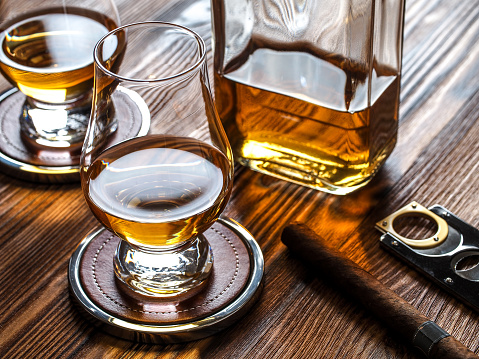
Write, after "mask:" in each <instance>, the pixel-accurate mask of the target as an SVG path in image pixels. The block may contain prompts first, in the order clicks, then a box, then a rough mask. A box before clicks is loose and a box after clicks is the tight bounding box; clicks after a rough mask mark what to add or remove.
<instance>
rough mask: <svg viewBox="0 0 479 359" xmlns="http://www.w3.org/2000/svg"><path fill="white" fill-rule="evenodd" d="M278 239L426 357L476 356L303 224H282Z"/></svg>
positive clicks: (465, 358) (459, 357)
mask: <svg viewBox="0 0 479 359" xmlns="http://www.w3.org/2000/svg"><path fill="white" fill-rule="evenodd" d="M281 240H282V241H283V243H284V244H285V245H286V246H287V247H288V248H289V250H290V251H291V252H292V253H293V254H294V255H295V256H297V257H299V258H300V259H302V260H303V261H304V262H305V264H306V265H307V266H308V267H309V268H310V269H312V270H313V271H314V272H315V273H316V274H317V275H321V274H323V273H324V279H327V280H329V281H330V283H331V284H333V286H336V287H337V288H338V289H339V290H340V291H342V292H343V293H345V294H347V295H348V296H350V297H352V298H354V299H355V300H356V301H357V302H359V303H361V304H362V305H363V306H364V308H366V309H367V310H368V311H369V312H371V313H373V315H374V316H375V317H376V318H377V319H379V320H380V321H382V322H383V323H384V324H386V325H387V326H388V327H389V328H390V329H391V330H392V331H393V332H395V333H398V334H399V336H401V337H402V338H403V339H404V340H405V341H406V342H409V343H410V344H412V345H413V346H414V347H417V348H418V349H419V350H420V351H421V352H422V353H424V354H425V355H426V356H427V357H428V358H441V359H444V358H449V359H469V358H475V359H477V356H476V355H475V354H474V353H473V352H472V351H470V350H469V349H468V348H466V347H465V346H464V345H463V344H462V343H460V342H459V341H458V340H456V339H455V338H454V337H452V336H451V335H450V334H449V333H447V332H446V331H445V330H444V329H442V328H441V327H439V326H438V325H437V324H436V323H434V322H433V321H430V320H429V319H428V318H427V317H425V316H424V315H422V314H421V313H420V312H419V311H418V310H417V309H416V308H414V307H413V306H412V305H410V304H409V303H408V302H406V301H405V300H404V299H402V298H401V297H399V296H398V295H397V294H396V293H395V292H394V291H392V290H391V289H389V288H387V287H386V286H385V285H383V284H382V283H381V282H380V281H379V280H377V279H376V278H375V277H373V276H372V275H371V274H369V273H368V272H366V271H365V270H364V269H362V268H361V267H359V266H358V265H357V264H356V263H354V262H353V261H351V260H349V259H348V258H346V257H344V256H343V255H342V254H341V253H339V252H337V251H335V250H333V249H331V248H328V247H327V245H326V244H325V240H324V239H322V238H321V237H320V236H319V235H318V234H316V233H315V232H313V231H312V230H311V229H310V228H308V227H307V226H306V225H304V224H300V223H292V224H290V225H288V226H286V227H285V228H284V230H283V233H282V236H281Z"/></svg>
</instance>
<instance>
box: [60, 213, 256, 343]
mask: <svg viewBox="0 0 479 359" xmlns="http://www.w3.org/2000/svg"><path fill="white" fill-rule="evenodd" d="M216 223H217V224H218V225H221V226H224V227H226V229H229V230H230V231H232V232H233V233H234V235H236V236H237V237H238V238H239V240H240V241H241V242H242V244H243V245H244V246H245V248H246V250H247V252H248V256H249V263H250V269H249V277H248V279H247V281H246V285H245V286H244V287H243V289H242V291H241V292H240V293H239V295H238V296H237V297H235V298H234V299H233V300H232V301H231V302H230V303H229V304H228V305H227V306H225V307H223V308H221V309H219V310H218V311H217V312H215V313H211V314H210V315H209V316H207V317H203V318H201V319H197V320H191V321H189V322H181V323H168V322H166V323H165V322H162V323H158V324H155V323H141V322H138V321H133V320H125V319H122V318H119V317H117V316H115V315H112V314H111V313H110V312H107V311H106V310H104V308H102V307H101V305H98V304H96V303H95V302H94V301H93V300H92V298H91V297H89V295H88V293H87V290H85V288H84V285H83V283H82V280H81V274H80V268H81V260H82V257H83V255H84V253H85V251H86V249H87V247H88V245H89V244H90V243H91V242H92V241H93V240H94V238H95V236H97V235H99V233H100V232H102V231H103V230H97V231H94V232H92V233H90V234H89V235H87V236H86V237H85V238H84V240H83V241H82V242H81V243H80V245H79V246H78V247H77V249H76V250H75V252H74V253H73V255H72V257H71V259H70V263H69V268H68V280H69V284H70V290H71V294H72V297H73V298H74V300H75V302H76V304H78V306H79V307H80V309H81V310H82V312H83V313H84V314H86V317H87V319H89V320H90V321H91V322H92V323H93V324H94V325H95V326H97V327H98V328H99V329H101V330H102V331H104V332H106V333H109V334H112V335H114V336H117V337H120V338H123V339H127V340H131V341H136V342H142V343H152V344H168V343H180V342H186V341H192V340H198V339H201V338H204V337H207V336H210V335H213V334H215V333H217V332H219V331H221V330H223V329H225V328H227V327H229V326H230V325H232V324H233V323H235V322H236V321H238V320H239V319H240V318H241V317H242V316H243V315H244V314H245V313H246V312H247V311H248V310H249V309H250V308H251V307H252V306H253V304H254V303H255V302H256V300H257V299H258V298H259V295H260V293H261V289H262V287H263V275H264V260H263V255H262V252H261V249H260V247H259V245H258V244H257V243H256V241H255V239H254V237H253V236H252V235H251V234H250V233H249V232H248V231H247V230H246V229H245V228H244V227H243V226H241V225H240V224H239V223H237V222H235V221H234V220H232V219H230V218H226V217H221V218H219V219H218V221H217V222H216ZM112 260H113V259H112Z"/></svg>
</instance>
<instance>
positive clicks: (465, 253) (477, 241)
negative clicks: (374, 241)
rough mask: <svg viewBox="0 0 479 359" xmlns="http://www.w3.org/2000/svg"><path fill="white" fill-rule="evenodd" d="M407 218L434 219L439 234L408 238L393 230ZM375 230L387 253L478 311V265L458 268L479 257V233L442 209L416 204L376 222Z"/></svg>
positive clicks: (435, 206) (411, 204)
mask: <svg viewBox="0 0 479 359" xmlns="http://www.w3.org/2000/svg"><path fill="white" fill-rule="evenodd" d="M404 216H408V217H415V216H419V217H426V218H428V219H430V220H433V221H434V222H436V225H437V231H436V233H435V234H434V235H433V236H431V237H429V238H424V239H410V238H405V237H403V236H401V235H399V234H398V233H397V232H396V230H395V229H394V221H395V220H396V219H398V218H400V217H404ZM376 228H377V229H379V230H380V231H381V232H383V233H384V234H383V235H382V236H381V239H380V241H381V243H382V244H383V245H384V246H385V247H386V248H387V249H388V250H390V251H392V252H393V253H394V254H396V255H397V256H399V257H400V258H402V259H403V260H405V261H406V262H408V263H409V264H411V265H412V266H414V267H415V268H416V269H418V270H419V271H421V272H423V273H424V274H426V275H427V276H429V277H430V278H432V279H433V280H434V281H435V282H436V283H437V284H439V285H440V286H441V287H443V288H444V289H446V290H447V291H449V292H450V293H451V294H453V295H455V296H456V297H457V298H458V299H460V300H461V301H463V302H465V303H466V304H468V305H470V306H471V307H472V308H474V309H475V310H477V311H479V264H476V265H474V266H472V267H470V268H466V269H461V268H458V267H459V263H460V262H461V261H463V260H465V259H466V258H470V257H473V256H475V257H476V258H475V259H477V258H479V230H477V229H476V228H474V227H472V226H471V225H469V224H467V223H466V222H464V221H463V220H461V219H460V218H458V217H457V216H455V215H454V214H453V213H451V212H449V211H448V210H447V209H446V208H444V207H442V206H439V205H434V206H432V207H430V208H429V209H427V208H425V207H423V206H421V205H420V204H419V203H416V202H412V203H410V204H408V205H407V206H405V207H403V208H401V209H399V210H398V211H396V212H394V213H393V214H391V215H389V216H388V217H386V218H384V219H383V220H381V221H379V222H377V223H376ZM476 263H477V261H476Z"/></svg>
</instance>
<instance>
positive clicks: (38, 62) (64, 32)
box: [0, 0, 119, 152]
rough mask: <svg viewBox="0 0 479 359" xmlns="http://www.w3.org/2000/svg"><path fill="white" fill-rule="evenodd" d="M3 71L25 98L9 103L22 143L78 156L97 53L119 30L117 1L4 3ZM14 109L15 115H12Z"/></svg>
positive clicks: (0, 30)
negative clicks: (99, 44) (101, 42)
mask: <svg viewBox="0 0 479 359" xmlns="http://www.w3.org/2000/svg"><path fill="white" fill-rule="evenodd" d="M0 14H1V16H0V40H1V46H2V47H1V51H0V71H1V73H2V75H3V76H4V77H5V78H6V79H7V80H8V81H9V82H10V83H11V84H12V85H14V86H15V87H17V88H18V89H19V90H20V91H21V92H22V93H23V94H24V95H25V96H23V97H21V100H22V101H23V107H19V108H17V107H16V106H15V107H14V104H15V101H16V100H15V98H16V96H22V95H21V94H15V97H12V96H10V97H7V98H6V99H4V100H3V101H10V104H9V105H5V108H10V111H9V113H8V116H12V117H14V119H15V121H18V120H20V129H21V135H22V139H23V140H24V141H25V142H26V143H27V145H28V146H30V147H33V148H38V147H40V148H42V146H43V147H45V146H46V147H48V148H61V149H66V150H72V151H74V150H75V149H76V150H77V151H78V152H79V150H80V148H81V145H82V143H83V139H84V137H85V131H86V128H87V125H88V119H89V117H90V110H91V93H92V91H91V90H92V87H93V56H92V53H93V48H94V47H95V44H96V43H97V42H98V40H100V39H101V38H102V37H103V36H104V35H106V34H107V33H108V32H109V31H111V30H112V29H114V28H116V27H117V26H118V25H119V17H118V12H117V9H116V7H115V4H114V3H113V1H112V0H86V1H77V0H49V1H43V0H41V1H40V0H29V1H23V2H19V1H15V0H5V1H1V2H0ZM12 108H14V110H12Z"/></svg>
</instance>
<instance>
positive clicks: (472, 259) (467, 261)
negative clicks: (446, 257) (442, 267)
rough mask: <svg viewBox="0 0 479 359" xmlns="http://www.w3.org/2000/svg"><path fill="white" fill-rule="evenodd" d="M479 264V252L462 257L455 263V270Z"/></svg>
mask: <svg viewBox="0 0 479 359" xmlns="http://www.w3.org/2000/svg"><path fill="white" fill-rule="evenodd" d="M478 265H479V254H475V255H471V256H468V257H464V258H462V259H461V260H460V261H459V262H457V264H456V270H457V271H467V270H470V269H472V268H475V267H477V266H478Z"/></svg>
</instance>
